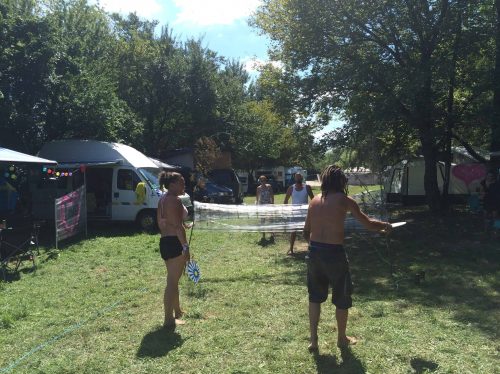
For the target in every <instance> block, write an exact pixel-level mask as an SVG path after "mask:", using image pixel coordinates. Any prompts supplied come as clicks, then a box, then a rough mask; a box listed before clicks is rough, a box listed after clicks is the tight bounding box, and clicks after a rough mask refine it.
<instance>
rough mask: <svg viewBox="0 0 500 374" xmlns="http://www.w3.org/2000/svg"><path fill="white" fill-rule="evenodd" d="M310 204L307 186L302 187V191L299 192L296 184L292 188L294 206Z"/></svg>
mask: <svg viewBox="0 0 500 374" xmlns="http://www.w3.org/2000/svg"><path fill="white" fill-rule="evenodd" d="M307 203H308V196H307V186H306V185H305V184H303V185H302V189H301V190H300V191H298V190H297V189H296V188H295V184H294V185H293V186H292V204H293V205H303V204H307Z"/></svg>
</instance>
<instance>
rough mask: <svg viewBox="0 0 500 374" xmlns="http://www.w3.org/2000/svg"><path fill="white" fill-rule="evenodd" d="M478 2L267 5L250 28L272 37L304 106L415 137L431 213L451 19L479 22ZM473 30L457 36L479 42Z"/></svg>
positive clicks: (292, 1) (435, 203)
mask: <svg viewBox="0 0 500 374" xmlns="http://www.w3.org/2000/svg"><path fill="white" fill-rule="evenodd" d="M486 3H488V1H482V2H481V1H468V2H467V3H466V4H465V5H464V4H463V2H461V1H458V0H457V1H452V0H435V1H431V0H428V1H416V0H407V1H384V2H375V1H373V2H367V1H362V0H349V1H347V0H329V1H323V0H312V1H308V2H301V1H299V0H288V1H284V0H265V1H264V4H263V6H262V7H261V8H260V9H259V10H258V11H257V13H256V15H255V18H254V24H255V25H256V26H257V27H259V28H260V29H261V30H262V31H263V32H265V33H267V34H268V35H269V36H270V37H271V39H272V40H273V42H274V49H273V54H274V55H275V57H276V58H279V59H281V60H282V61H283V63H284V64H285V65H286V66H287V68H288V69H290V70H292V71H295V72H297V74H299V76H301V77H302V78H301V82H300V84H301V88H302V91H303V92H302V96H303V97H306V98H308V100H309V101H310V102H312V103H315V104H316V105H320V106H321V107H322V108H324V110H325V112H328V111H332V110H336V111H339V112H341V113H344V115H345V117H346V119H347V121H348V126H350V128H351V129H353V130H356V131H358V130H361V129H363V130H362V132H364V133H366V134H368V133H370V132H371V130H372V129H373V130H374V131H373V133H374V134H375V136H378V135H379V134H380V135H382V134H390V133H391V132H392V133H393V135H395V136H396V139H401V135H405V134H407V136H410V137H413V136H415V137H416V138H417V139H418V142H419V145H420V152H421V153H422V154H423V156H424V158H425V166H426V168H425V176H424V186H425V191H426V196H427V201H428V204H429V206H430V208H431V209H432V210H438V209H439V208H440V207H441V199H440V193H439V189H438V185H437V172H436V166H435V165H436V161H437V160H438V158H439V150H440V149H441V148H442V139H443V137H444V132H445V128H446V126H445V118H446V103H447V101H446V98H447V95H448V94H449V89H450V86H449V83H450V79H449V78H450V70H452V69H453V66H452V65H453V53H452V52H451V51H452V49H453V46H454V43H453V42H454V41H455V40H456V39H457V32H459V31H461V29H460V28H457V26H456V25H457V20H459V19H460V16H461V15H462V14H463V13H464V12H466V13H467V16H468V17H469V18H470V20H471V24H473V25H476V26H477V25H478V20H480V19H481V18H484V16H485V14H484V13H482V12H480V11H477V9H478V5H479V4H481V5H483V6H487V4H486ZM479 31H484V29H482V30H480V29H479V28H477V27H476V28H473V29H471V30H470V31H469V35H468V37H467V38H464V39H463V40H472V39H473V38H472V36H473V35H474V36H475V37H477V40H480V41H484V37H482V36H481V34H480V33H479ZM474 33H475V34H474ZM490 34H491V33H490ZM461 46H464V45H463V44H461ZM471 46H473V47H475V46H474V45H471ZM463 48H464V47H463ZM463 51H467V49H466V47H465V49H464V50H463ZM374 117H375V118H376V119H377V122H375V123H372V122H370V120H371V119H372V118H374ZM373 125H375V126H373ZM384 127H385V130H384ZM364 129H366V130H364ZM358 133H359V132H358ZM410 143H412V142H410Z"/></svg>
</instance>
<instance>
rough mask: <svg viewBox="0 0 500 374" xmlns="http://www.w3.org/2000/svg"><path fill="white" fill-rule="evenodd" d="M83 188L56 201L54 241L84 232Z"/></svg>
mask: <svg viewBox="0 0 500 374" xmlns="http://www.w3.org/2000/svg"><path fill="white" fill-rule="evenodd" d="M85 197H86V194H85V186H82V187H80V188H79V189H77V190H76V191H73V192H70V193H69V194H67V195H64V196H62V197H60V198H58V199H56V240H57V241H60V240H63V239H66V238H69V237H71V236H73V235H76V234H78V233H79V232H82V231H84V230H85V227H86V224H87V223H86V221H87V206H86V198H85Z"/></svg>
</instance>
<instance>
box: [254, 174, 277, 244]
mask: <svg viewBox="0 0 500 374" xmlns="http://www.w3.org/2000/svg"><path fill="white" fill-rule="evenodd" d="M259 183H260V186H259V187H257V192H256V194H255V199H256V204H257V205H264V204H274V194H273V187H272V186H271V185H270V184H268V183H267V177H266V176H265V175H261V176H260V177H259ZM260 240H261V242H264V241H265V240H266V233H265V232H263V233H262V238H261V239H260ZM270 240H271V242H274V234H272V233H271V239H270Z"/></svg>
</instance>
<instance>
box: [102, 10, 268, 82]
mask: <svg viewBox="0 0 500 374" xmlns="http://www.w3.org/2000/svg"><path fill="white" fill-rule="evenodd" d="M92 2H93V3H97V2H98V3H99V5H100V6H102V7H103V8H104V9H105V10H107V11H109V12H119V13H122V14H127V13H129V12H136V13H137V14H138V15H139V16H140V17H142V18H146V19H149V20H153V19H156V20H158V21H159V22H160V25H168V26H169V28H171V29H172V30H173V33H174V35H176V36H177V37H178V38H180V39H181V40H186V39H188V38H195V39H198V38H201V39H202V40H203V42H204V44H205V46H207V47H208V48H210V49H212V50H213V51H216V52H217V53H219V55H221V56H224V57H227V58H231V59H236V60H239V61H241V62H242V63H243V64H245V67H246V69H247V71H248V72H249V73H251V74H252V75H254V74H255V70H256V69H255V68H256V66H257V65H258V64H260V63H263V62H265V61H267V59H268V58H267V44H268V39H267V38H266V37H265V36H262V35H259V34H258V33H257V30H255V29H253V28H252V27H250V26H249V25H248V18H249V16H250V15H251V14H252V13H253V12H254V11H255V10H256V9H257V7H258V6H259V4H260V0H99V1H97V0H95V1H92Z"/></svg>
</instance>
